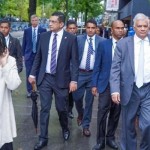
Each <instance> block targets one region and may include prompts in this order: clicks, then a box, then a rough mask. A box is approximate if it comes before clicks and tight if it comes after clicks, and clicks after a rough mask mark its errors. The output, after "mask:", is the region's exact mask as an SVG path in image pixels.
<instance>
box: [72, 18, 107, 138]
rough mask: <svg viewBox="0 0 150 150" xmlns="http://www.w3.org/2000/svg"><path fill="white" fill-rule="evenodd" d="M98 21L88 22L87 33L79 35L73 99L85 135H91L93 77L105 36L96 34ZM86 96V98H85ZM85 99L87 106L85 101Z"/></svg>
mask: <svg viewBox="0 0 150 150" xmlns="http://www.w3.org/2000/svg"><path fill="white" fill-rule="evenodd" d="M96 30H97V23H96V21H95V20H94V19H90V20H88V21H87V22H86V34H83V35H80V36H78V37H77V42H78V51H79V78H78V88H77V91H75V92H73V99H74V101H75V104H76V109H77V112H78V117H77V124H78V126H80V125H81V124H82V128H83V131H82V132H83V135H84V136H86V137H89V136H90V135H91V132H90V129H89V128H90V122H91V116H92V105H93V99H94V96H93V95H92V92H91V79H92V72H93V67H94V62H95V56H96V53H97V48H98V44H99V43H100V42H101V41H103V40H104V38H102V37H100V36H98V35H96ZM84 96H85V99H84ZM84 100H85V107H84V106H83V101H84Z"/></svg>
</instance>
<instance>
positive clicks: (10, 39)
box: [8, 34, 13, 49]
mask: <svg viewBox="0 0 150 150" xmlns="http://www.w3.org/2000/svg"><path fill="white" fill-rule="evenodd" d="M12 43H13V41H12V37H11V35H10V34H9V44H8V49H10V48H11V46H12Z"/></svg>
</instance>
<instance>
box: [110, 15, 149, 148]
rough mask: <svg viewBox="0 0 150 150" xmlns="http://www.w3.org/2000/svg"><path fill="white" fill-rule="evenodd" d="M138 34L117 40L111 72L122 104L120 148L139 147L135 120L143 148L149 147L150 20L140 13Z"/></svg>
mask: <svg viewBox="0 0 150 150" xmlns="http://www.w3.org/2000/svg"><path fill="white" fill-rule="evenodd" d="M133 22H134V30H135V35H134V36H133V37H127V38H124V39H123V40H120V41H119V42H118V43H117V46H116V50H115V54H114V59H113V62H112V67H111V74H110V87H111V94H112V100H113V102H115V103H116V104H120V103H121V110H122V130H121V135H122V136H121V150H136V149H137V140H136V130H135V119H136V115H137V112H138V115H139V127H140V129H141V133H142V136H141V144H140V150H149V149H150V143H149V139H150V134H149V133H150V67H149V66H150V44H149V43H150V36H148V31H149V19H148V17H147V16H145V15H144V14H141V13H139V14H137V15H136V16H135V17H134V19H133Z"/></svg>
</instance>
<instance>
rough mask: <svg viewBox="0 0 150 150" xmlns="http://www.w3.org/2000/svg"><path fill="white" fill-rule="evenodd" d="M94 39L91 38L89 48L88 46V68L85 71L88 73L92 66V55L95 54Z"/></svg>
mask: <svg viewBox="0 0 150 150" xmlns="http://www.w3.org/2000/svg"><path fill="white" fill-rule="evenodd" d="M92 40H93V39H92V38H89V46H88V53H87V58H86V66H85V69H86V70H87V71H89V70H90V64H91V55H92V54H93V44H92Z"/></svg>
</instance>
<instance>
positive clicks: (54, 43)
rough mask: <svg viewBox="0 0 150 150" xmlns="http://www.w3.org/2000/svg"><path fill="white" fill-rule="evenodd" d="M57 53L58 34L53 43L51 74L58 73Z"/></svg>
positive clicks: (55, 35)
mask: <svg viewBox="0 0 150 150" xmlns="http://www.w3.org/2000/svg"><path fill="white" fill-rule="evenodd" d="M56 51H57V34H56V33H55V34H54V38H53V43H52V53H51V66H50V72H51V74H55V73H56Z"/></svg>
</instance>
